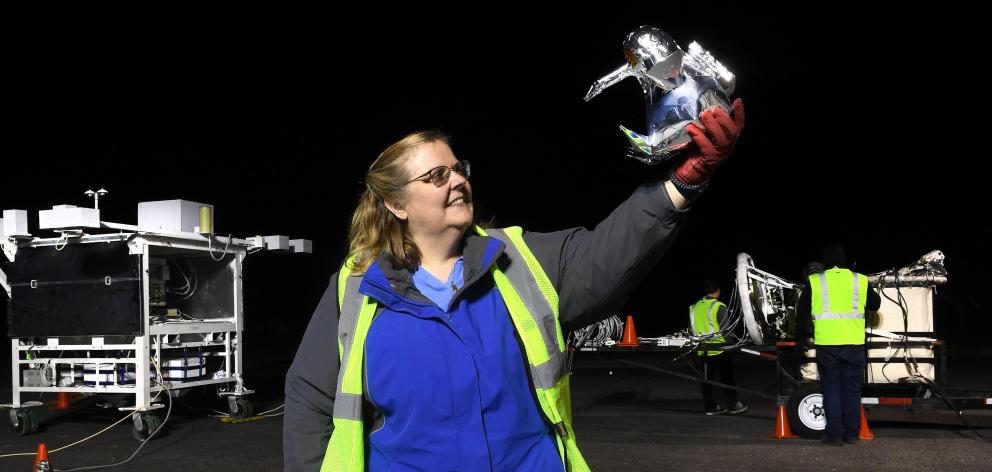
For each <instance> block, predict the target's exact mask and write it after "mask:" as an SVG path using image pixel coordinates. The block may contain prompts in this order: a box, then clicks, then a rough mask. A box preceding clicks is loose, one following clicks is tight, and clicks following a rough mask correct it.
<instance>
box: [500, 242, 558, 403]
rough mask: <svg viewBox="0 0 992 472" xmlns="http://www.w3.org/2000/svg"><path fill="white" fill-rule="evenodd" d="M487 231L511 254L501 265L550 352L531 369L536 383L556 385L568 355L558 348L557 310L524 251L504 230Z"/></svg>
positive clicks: (544, 385)
mask: <svg viewBox="0 0 992 472" xmlns="http://www.w3.org/2000/svg"><path fill="white" fill-rule="evenodd" d="M486 234H488V235H489V236H492V237H494V238H496V239H498V240H500V241H502V242H503V244H504V245H505V246H506V248H505V249H504V252H506V253H507V255H508V256H509V260H510V262H509V264H506V266H505V267H501V269H502V270H503V273H504V274H505V275H506V278H507V279H509V281H510V284H511V285H513V288H514V289H515V290H516V291H517V294H518V295H520V300H521V301H523V303H524V306H525V307H527V311H529V312H530V313H531V315H532V316H533V317H534V320H535V321H536V322H537V327H538V329H540V331H541V337H542V338H544V346H545V348H547V351H548V361H547V362H545V363H544V364H541V365H539V366H536V367H535V368H532V369H531V372H532V373H533V374H534V383H535V384H537V386H538V387H540V388H554V386H555V385H556V384H557V383H558V381H559V380H561V378H562V375H564V372H565V357H564V356H563V355H562V353H561V351H559V350H558V341H557V336H558V328H557V326H556V324H557V323H558V320H556V319H555V313H554V310H552V309H551V306H550V305H548V300H547V298H545V297H544V294H543V293H542V292H541V289H540V287H539V286H538V285H537V281H536V280H534V275H533V274H531V273H530V268H528V267H527V261H526V260H525V259H524V256H523V254H521V253H520V251H518V250H517V247H516V246H514V245H513V241H511V240H510V237H509V236H508V235H507V234H506V232H505V231H503V230H502V229H487V230H486Z"/></svg>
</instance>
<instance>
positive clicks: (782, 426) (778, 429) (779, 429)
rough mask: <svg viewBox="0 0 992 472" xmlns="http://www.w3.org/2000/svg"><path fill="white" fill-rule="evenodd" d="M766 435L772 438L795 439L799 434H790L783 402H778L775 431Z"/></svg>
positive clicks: (790, 429) (790, 430)
mask: <svg viewBox="0 0 992 472" xmlns="http://www.w3.org/2000/svg"><path fill="white" fill-rule="evenodd" d="M768 437H770V438H773V439H796V438H798V437H799V436H796V435H795V434H792V428H790V427H789V417H788V416H786V414H785V404H783V403H779V404H778V414H777V415H775V432H774V433H772V434H770V435H768Z"/></svg>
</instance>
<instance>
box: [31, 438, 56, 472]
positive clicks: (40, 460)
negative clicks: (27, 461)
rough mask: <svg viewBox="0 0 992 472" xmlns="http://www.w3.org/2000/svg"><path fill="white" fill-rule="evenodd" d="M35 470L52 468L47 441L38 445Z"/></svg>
mask: <svg viewBox="0 0 992 472" xmlns="http://www.w3.org/2000/svg"><path fill="white" fill-rule="evenodd" d="M31 470H33V471H34V472H49V471H50V470H52V463H51V462H49V461H48V448H47V447H45V443H41V444H39V445H38V454H37V455H35V457H34V468H33V469H31Z"/></svg>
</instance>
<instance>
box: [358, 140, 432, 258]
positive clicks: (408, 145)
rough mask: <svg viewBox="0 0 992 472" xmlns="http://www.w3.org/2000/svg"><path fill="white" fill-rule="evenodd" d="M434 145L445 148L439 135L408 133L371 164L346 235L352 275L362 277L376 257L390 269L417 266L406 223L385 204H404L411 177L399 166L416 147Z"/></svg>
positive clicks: (416, 251) (414, 245)
mask: <svg viewBox="0 0 992 472" xmlns="http://www.w3.org/2000/svg"><path fill="white" fill-rule="evenodd" d="M435 141H441V142H443V143H445V144H449V143H448V137H447V136H446V135H445V134H444V133H441V132H440V131H436V130H429V131H418V132H416V133H410V134H408V135H406V136H405V137H404V138H403V139H401V140H399V141H397V142H395V143H393V144H392V145H390V146H389V147H388V148H386V150H385V151H382V154H379V157H378V158H376V160H375V161H373V162H372V165H371V166H370V167H369V172H368V174H366V175H365V191H364V192H362V195H361V197H359V199H358V206H357V207H356V208H355V212H354V214H352V216H351V228H350V229H349V231H348V259H347V261H350V262H349V263H350V267H351V273H352V274H356V275H357V274H363V273H365V271H366V270H368V268H369V265H371V264H372V262H373V261H375V259H376V258H377V257H379V255H380V254H386V255H387V256H389V258H390V259H391V262H392V263H393V266H394V267H405V268H409V269H413V268H416V267H417V266H419V265H420V249H418V248H417V245H416V244H415V243H414V242H413V238H411V237H410V234H409V232H408V231H407V229H406V221H403V220H401V219H399V218H397V217H396V215H394V214H393V213H392V212H390V211H389V209H388V208H386V204H385V202H387V201H388V202H400V203H401V202H405V201H406V200H407V185H406V184H407V182H409V180H410V178H411V177H410V176H408V175H407V173H406V169H405V168H404V165H403V163H404V162H406V158H407V157H409V156H410V154H412V152H413V151H414V150H415V149H416V148H417V147H418V146H420V145H422V144H427V143H431V142H435Z"/></svg>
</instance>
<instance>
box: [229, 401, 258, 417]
mask: <svg viewBox="0 0 992 472" xmlns="http://www.w3.org/2000/svg"><path fill="white" fill-rule="evenodd" d="M227 406H228V413H229V414H230V415H231V418H234V419H236V420H242V419H245V418H248V417H251V416H252V415H254V414H255V409H254V408H253V407H252V405H251V402H250V401H248V399H247V398H244V397H230V398H228V399H227Z"/></svg>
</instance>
